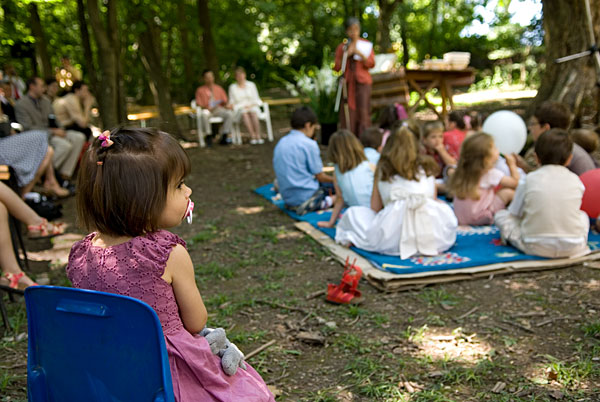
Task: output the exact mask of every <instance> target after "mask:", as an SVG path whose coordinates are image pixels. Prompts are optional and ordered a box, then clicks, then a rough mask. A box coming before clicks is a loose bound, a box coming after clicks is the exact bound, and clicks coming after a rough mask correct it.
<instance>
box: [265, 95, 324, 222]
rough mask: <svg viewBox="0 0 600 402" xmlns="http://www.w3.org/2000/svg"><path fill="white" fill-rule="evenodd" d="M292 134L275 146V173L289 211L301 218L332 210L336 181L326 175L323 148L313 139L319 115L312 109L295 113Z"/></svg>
mask: <svg viewBox="0 0 600 402" xmlns="http://www.w3.org/2000/svg"><path fill="white" fill-rule="evenodd" d="M291 125H292V131H290V132H289V133H288V134H286V135H285V136H284V137H283V138H282V139H281V140H279V142H278V143H277V146H275V151H274V152H273V169H274V170H275V176H276V177H277V183H278V185H279V192H280V194H281V197H282V198H283V201H284V202H285V205H286V207H287V208H288V209H291V210H292V211H294V212H296V213H297V214H298V215H304V214H305V213H307V212H312V211H318V210H320V209H327V208H329V207H331V206H332V205H333V203H334V201H335V196H332V195H331V194H330V193H331V192H332V191H333V185H332V183H333V177H332V176H329V175H327V174H326V173H324V172H323V162H322V161H321V152H320V150H319V145H318V144H317V142H316V141H315V140H314V139H313V137H314V135H315V130H316V128H317V127H318V123H317V115H316V114H315V112H314V111H313V110H312V109H311V108H310V107H308V106H301V107H299V108H297V109H296V110H295V111H294V113H292V118H291Z"/></svg>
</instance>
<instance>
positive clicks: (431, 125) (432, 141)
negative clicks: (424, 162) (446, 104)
mask: <svg viewBox="0 0 600 402" xmlns="http://www.w3.org/2000/svg"><path fill="white" fill-rule="evenodd" d="M421 143H422V144H423V148H422V152H423V153H424V154H426V155H429V156H431V157H432V158H433V159H434V160H435V161H436V163H437V165H438V167H439V168H440V172H439V173H438V175H437V176H436V188H437V192H438V194H442V193H445V192H446V184H445V180H444V178H443V177H444V173H445V172H444V170H445V169H446V168H453V169H454V168H455V167H456V159H455V158H454V157H453V156H452V155H450V154H449V153H448V150H447V149H446V146H445V145H444V124H443V123H442V122H441V121H429V122H427V123H425V125H424V126H423V138H422V139H421Z"/></svg>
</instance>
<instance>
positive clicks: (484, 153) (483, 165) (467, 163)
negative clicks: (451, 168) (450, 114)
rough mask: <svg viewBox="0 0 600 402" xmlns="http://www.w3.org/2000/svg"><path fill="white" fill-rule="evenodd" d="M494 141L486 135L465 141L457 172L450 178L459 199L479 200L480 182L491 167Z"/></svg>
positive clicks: (453, 190)
mask: <svg viewBox="0 0 600 402" xmlns="http://www.w3.org/2000/svg"><path fill="white" fill-rule="evenodd" d="M493 149H494V139H493V138H492V136H491V135H489V134H486V133H482V132H479V133H476V134H473V135H471V136H469V137H467V138H466V139H465V141H464V142H463V143H462V146H461V148H460V158H459V159H458V166H457V167H456V171H455V172H454V174H453V175H452V177H450V182H449V185H450V189H451V191H452V192H453V193H454V195H455V196H456V197H458V198H462V199H465V198H471V199H475V200H478V199H479V181H480V180H481V177H482V176H483V175H484V173H485V172H486V171H488V170H489V169H490V168H491V166H489V165H490V163H489V160H490V157H491V156H492V150H493Z"/></svg>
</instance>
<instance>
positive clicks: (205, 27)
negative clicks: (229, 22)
mask: <svg viewBox="0 0 600 402" xmlns="http://www.w3.org/2000/svg"><path fill="white" fill-rule="evenodd" d="M198 19H199V21H200V26H201V27H202V49H203V50H204V58H205V60H206V67H207V68H208V69H209V70H210V71H212V72H213V74H214V75H215V78H216V79H217V80H218V79H219V77H220V74H219V60H218V59H217V48H216V46H215V41H214V39H213V35H212V25H211V22H210V11H209V9H208V0H198Z"/></svg>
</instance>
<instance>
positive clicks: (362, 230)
mask: <svg viewBox="0 0 600 402" xmlns="http://www.w3.org/2000/svg"><path fill="white" fill-rule="evenodd" d="M435 168H436V166H435V163H434V162H433V160H432V159H431V158H430V157H428V156H424V155H420V154H419V152H418V146H417V141H416V139H415V134H413V133H412V132H411V131H410V130H409V129H408V128H407V127H401V128H399V129H397V130H395V131H394V132H392V134H391V135H390V137H389V139H388V141H387V143H386V144H385V146H384V148H383V150H382V152H381V158H380V159H379V163H378V164H377V170H376V172H375V182H374V185H373V193H372V195H371V208H367V207H363V206H357V207H351V208H348V210H347V211H346V212H345V213H344V216H343V217H342V219H341V220H340V221H339V223H338V225H337V230H336V236H335V241H336V242H338V243H340V244H344V245H349V244H353V245H355V246H356V247H359V248H362V249H365V250H368V251H373V252H378V253H381V254H389V255H400V257H401V258H402V259H406V258H409V257H411V256H413V255H414V254H422V255H436V254H439V253H441V252H444V251H446V250H447V249H449V248H450V247H451V246H452V245H453V244H454V241H455V240H456V227H457V223H456V217H455V216H454V213H453V212H452V209H451V208H450V206H449V205H447V204H445V203H443V202H440V201H437V200H436V199H435V198H436V195H435V179H434V176H431V175H430V173H432V172H433V171H435V170H436V169H435Z"/></svg>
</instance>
